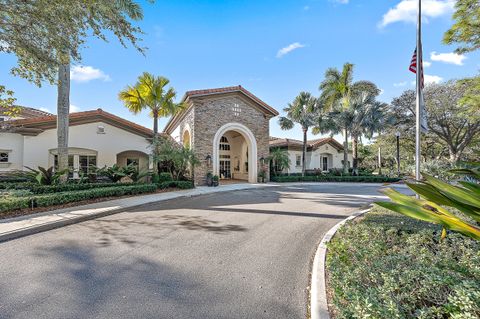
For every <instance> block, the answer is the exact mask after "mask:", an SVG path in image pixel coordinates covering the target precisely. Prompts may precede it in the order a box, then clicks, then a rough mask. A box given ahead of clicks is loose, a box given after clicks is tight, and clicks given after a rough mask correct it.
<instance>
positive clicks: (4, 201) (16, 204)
mask: <svg viewBox="0 0 480 319" xmlns="http://www.w3.org/2000/svg"><path fill="white" fill-rule="evenodd" d="M30 206H31V199H30V198H29V197H8V198H1V197H0V213H1V212H6V211H12V210H17V209H24V208H29V207H30Z"/></svg>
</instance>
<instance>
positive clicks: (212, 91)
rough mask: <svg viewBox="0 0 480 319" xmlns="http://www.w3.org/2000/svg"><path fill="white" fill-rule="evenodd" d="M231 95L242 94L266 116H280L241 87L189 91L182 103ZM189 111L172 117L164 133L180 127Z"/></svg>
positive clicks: (187, 109)
mask: <svg viewBox="0 0 480 319" xmlns="http://www.w3.org/2000/svg"><path fill="white" fill-rule="evenodd" d="M230 93H238V94H241V95H242V96H243V97H246V98H247V99H248V100H249V101H252V102H253V103H254V104H255V105H257V106H258V109H259V110H260V111H261V112H263V113H264V114H265V115H267V116H269V117H274V116H277V115H278V114H279V113H278V112H277V110H275V109H274V108H273V107H271V106H270V105H268V104H267V103H265V102H264V101H262V100H261V99H259V98H258V97H257V96H255V95H254V94H252V93H251V92H250V91H248V90H247V89H245V88H244V87H242V86H241V85H238V86H229V87H223V88H215V89H206V90H193V91H187V92H186V93H185V95H184V96H183V98H182V102H188V101H189V100H193V99H195V98H200V97H205V96H214V95H222V94H230ZM189 110H190V107H188V108H185V109H184V110H182V111H181V112H179V113H177V114H176V115H174V116H172V117H171V118H170V120H169V121H168V123H167V125H166V126H165V129H164V130H163V131H164V132H166V133H171V132H173V131H174V130H175V128H176V127H177V126H178V124H179V122H180V121H181V120H182V119H183V117H184V116H185V114H186V113H188V111H189Z"/></svg>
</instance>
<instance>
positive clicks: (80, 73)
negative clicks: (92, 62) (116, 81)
mask: <svg viewBox="0 0 480 319" xmlns="http://www.w3.org/2000/svg"><path fill="white" fill-rule="evenodd" d="M70 78H71V79H72V81H77V82H89V81H92V80H102V81H110V77H109V76H108V75H107V74H105V73H104V72H103V71H102V70H100V69H95V68H94V67H92V66H88V65H87V66H85V65H75V66H74V67H73V68H72V70H71V71H70Z"/></svg>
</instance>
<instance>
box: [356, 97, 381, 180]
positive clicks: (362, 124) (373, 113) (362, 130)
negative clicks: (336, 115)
mask: <svg viewBox="0 0 480 319" xmlns="http://www.w3.org/2000/svg"><path fill="white" fill-rule="evenodd" d="M351 103H352V105H351V108H350V112H351V113H352V117H351V119H352V122H351V124H350V135H351V137H352V155H353V156H352V157H353V165H352V166H353V172H352V173H353V175H358V141H359V139H360V138H361V137H362V136H365V137H367V138H372V136H373V134H374V133H376V132H379V131H381V129H382V128H383V127H385V125H386V123H387V122H388V115H387V114H388V113H387V104H385V103H382V102H379V101H377V100H376V99H375V96H374V95H372V94H370V93H369V92H363V93H361V94H358V95H356V96H355V97H354V98H353V99H352V102H351Z"/></svg>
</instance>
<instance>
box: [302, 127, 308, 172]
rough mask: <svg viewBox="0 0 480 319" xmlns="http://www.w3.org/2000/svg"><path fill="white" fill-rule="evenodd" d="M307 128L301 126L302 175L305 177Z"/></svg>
mask: <svg viewBox="0 0 480 319" xmlns="http://www.w3.org/2000/svg"><path fill="white" fill-rule="evenodd" d="M307 131H308V129H307V128H305V127H304V128H303V150H302V151H303V154H302V176H303V177H305V156H306V154H307Z"/></svg>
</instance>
